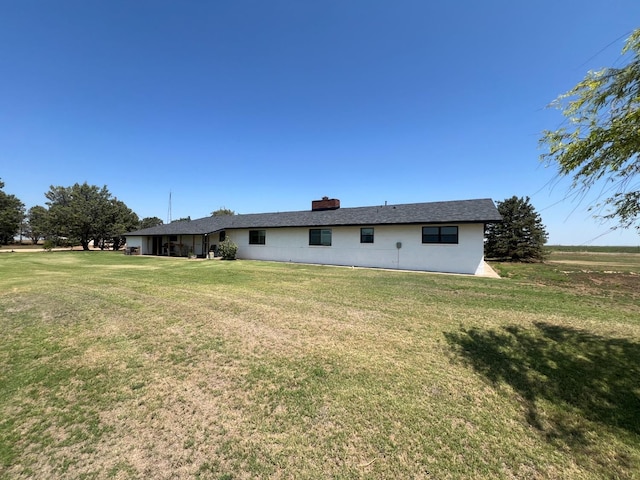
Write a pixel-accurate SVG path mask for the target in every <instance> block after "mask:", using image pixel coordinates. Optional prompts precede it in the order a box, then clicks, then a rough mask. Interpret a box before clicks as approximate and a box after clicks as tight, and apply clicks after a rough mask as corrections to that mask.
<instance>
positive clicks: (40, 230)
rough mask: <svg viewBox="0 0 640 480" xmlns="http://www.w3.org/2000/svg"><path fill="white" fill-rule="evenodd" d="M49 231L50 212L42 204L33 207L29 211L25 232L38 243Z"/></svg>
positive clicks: (32, 240) (32, 241)
mask: <svg viewBox="0 0 640 480" xmlns="http://www.w3.org/2000/svg"><path fill="white" fill-rule="evenodd" d="M48 232H49V212H48V211H47V209H46V208H44V207H43V206H41V205H36V206H34V207H31V208H30V209H29V210H28V211H27V218H26V222H25V228H24V233H25V235H27V236H28V237H29V238H30V239H31V243H33V244H34V245H36V244H37V243H38V241H39V240H40V239H41V238H45V237H46V236H47V233H48Z"/></svg>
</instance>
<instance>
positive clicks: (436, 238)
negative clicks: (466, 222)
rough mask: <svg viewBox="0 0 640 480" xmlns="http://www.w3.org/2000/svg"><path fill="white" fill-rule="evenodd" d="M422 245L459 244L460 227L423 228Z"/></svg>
mask: <svg viewBox="0 0 640 480" xmlns="http://www.w3.org/2000/svg"><path fill="white" fill-rule="evenodd" d="M422 243H458V227H422Z"/></svg>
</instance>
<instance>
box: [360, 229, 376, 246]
mask: <svg viewBox="0 0 640 480" xmlns="http://www.w3.org/2000/svg"><path fill="white" fill-rule="evenodd" d="M360 243H373V228H361V229H360Z"/></svg>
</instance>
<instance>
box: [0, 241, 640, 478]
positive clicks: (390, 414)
mask: <svg viewBox="0 0 640 480" xmlns="http://www.w3.org/2000/svg"><path fill="white" fill-rule="evenodd" d="M5 248H6V247H3V250H4V249H5ZM0 252H1V250H0ZM492 265H493V267H494V268H495V269H496V270H497V271H499V272H500V273H501V274H502V275H503V276H504V278H503V279H500V280H496V279H486V278H474V277H468V276H453V275H437V274H425V273H407V272H392V271H382V270H373V269H351V268H339V267H322V266H308V265H289V264H281V263H280V264H279V263H270V262H252V261H234V262H223V261H217V260H215V261H214V260H211V261H207V260H202V261H200V260H186V259H181V258H156V257H139V256H125V255H123V254H122V253H114V252H98V251H96V252H71V251H68V252H53V253H45V252H35V253H20V254H3V253H0V328H1V329H2V335H0V478H2V479H27V478H70V479H81V478H98V479H103V478H105V479H106V478H139V479H147V478H154V479H155V478H160V479H162V478H210V479H218V480H219V479H250V478H345V479H350V478H353V479H360V478H412V479H413V478H417V479H420V478H422V479H454V478H464V479H467V478H473V479H494V478H504V479H508V478H516V479H535V478H538V479H542V478H549V479H567V478H571V479H576V478H577V479H602V478H620V479H623V478H628V479H631V478H638V472H640V383H639V381H638V379H639V378H640V254H637V253H635V254H634V253H633V252H614V254H606V255H605V254H603V253H599V252H591V253H590V254H583V253H580V252H574V251H555V250H554V251H553V252H552V254H551V256H550V258H549V261H548V262H547V263H545V264H522V265H521V264H510V263H495V264H492Z"/></svg>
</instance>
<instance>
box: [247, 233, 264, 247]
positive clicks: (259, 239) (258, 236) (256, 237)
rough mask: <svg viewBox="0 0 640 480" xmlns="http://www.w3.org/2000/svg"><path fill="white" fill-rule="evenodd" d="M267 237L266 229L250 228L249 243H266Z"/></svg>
mask: <svg viewBox="0 0 640 480" xmlns="http://www.w3.org/2000/svg"><path fill="white" fill-rule="evenodd" d="M266 239H267V234H266V230H249V245H264V244H265V243H266Z"/></svg>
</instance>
